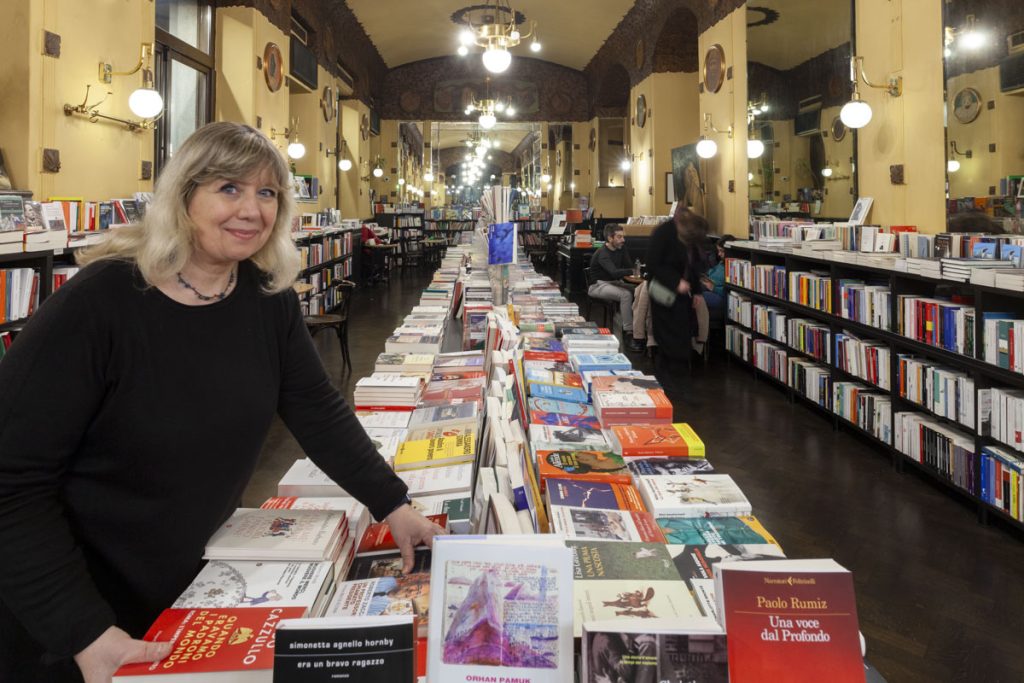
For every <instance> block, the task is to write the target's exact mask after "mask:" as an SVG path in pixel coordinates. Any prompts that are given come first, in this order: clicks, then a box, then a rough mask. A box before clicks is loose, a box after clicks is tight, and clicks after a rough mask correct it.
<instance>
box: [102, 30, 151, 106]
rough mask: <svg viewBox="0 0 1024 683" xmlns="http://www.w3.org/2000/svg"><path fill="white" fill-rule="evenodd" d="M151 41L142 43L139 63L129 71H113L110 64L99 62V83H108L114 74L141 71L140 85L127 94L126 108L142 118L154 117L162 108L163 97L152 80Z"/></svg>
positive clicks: (122, 74)
mask: <svg viewBox="0 0 1024 683" xmlns="http://www.w3.org/2000/svg"><path fill="white" fill-rule="evenodd" d="M152 60H153V43H142V47H141V51H140V54H139V63H138V64H136V65H135V67H134V68H133V69H131V70H130V71H114V67H113V65H112V64H109V63H108V62H100V76H99V77H100V83H106V84H107V85H109V84H110V83H111V81H113V77H114V76H131V75H132V74H136V73H138V72H139V71H140V70H141V71H142V87H141V88H138V89H136V90H135V91H134V92H133V93H132V94H131V95H129V96H128V108H129V109H131V110H132V113H133V114H135V115H136V116H138V117H141V118H143V119H155V118H156V117H157V116H159V115H160V113H161V112H163V110H164V99H163V98H162V97H160V93H158V92H157V91H156V87H155V85H154V81H153V69H152Z"/></svg>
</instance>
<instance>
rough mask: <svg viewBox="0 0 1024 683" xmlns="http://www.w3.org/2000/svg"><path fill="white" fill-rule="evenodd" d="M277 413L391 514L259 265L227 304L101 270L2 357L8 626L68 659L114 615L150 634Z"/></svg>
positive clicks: (283, 299) (229, 506)
mask: <svg viewBox="0 0 1024 683" xmlns="http://www.w3.org/2000/svg"><path fill="white" fill-rule="evenodd" d="M275 411H278V412H279V413H280V414H281V416H282V418H283V419H284V420H285V422H286V424H287V425H288V426H289V428H290V429H291V430H292V432H293V433H294V434H295V436H296V438H297V439H298V441H299V443H300V444H301V445H302V446H303V447H304V448H305V449H306V450H307V453H308V454H309V455H310V457H312V458H314V460H315V461H316V462H317V464H318V465H320V466H321V467H322V468H323V469H324V470H325V471H326V472H327V473H328V474H329V475H330V476H332V477H334V478H335V479H336V480H337V481H338V483H339V484H341V485H342V486H343V487H345V488H346V490H348V491H350V492H351V493H352V495H354V496H355V497H356V498H357V499H359V500H360V501H361V502H363V503H364V504H366V505H367V507H368V508H369V509H370V511H371V513H372V514H373V515H374V516H375V517H378V518H380V517H381V516H382V515H385V514H387V513H388V512H390V511H391V509H393V508H394V507H395V506H396V505H397V504H398V503H399V501H400V500H401V499H402V497H403V496H404V495H405V492H406V488H405V485H404V484H403V483H402V482H401V480H400V479H398V477H397V476H396V475H395V474H394V473H393V472H391V471H390V469H389V468H388V467H387V465H386V463H385V462H384V461H383V459H382V458H381V457H380V455H379V454H378V453H377V452H376V450H375V449H374V448H373V446H372V444H371V442H370V441H369V439H368V438H367V437H366V433H365V431H364V430H363V429H362V427H361V426H360V425H359V424H358V421H357V420H356V419H355V417H354V415H353V414H352V411H351V410H350V409H349V408H348V406H347V405H346V404H345V402H344V400H343V399H342V398H341V397H340V396H339V395H338V392H337V391H336V390H334V389H333V387H331V386H330V383H329V382H328V380H327V377H326V374H325V372H324V370H323V367H322V365H321V363H320V360H319V357H318V356H317V354H316V350H315V348H314V347H313V345H312V342H311V340H310V339H309V336H308V333H307V332H306V331H305V329H304V327H303V324H302V318H301V315H300V312H299V307H298V301H297V299H296V297H295V294H294V292H291V291H286V292H283V293H280V294H277V295H273V296H266V295H263V294H262V293H260V292H259V273H258V271H257V270H256V269H255V267H253V266H252V265H251V264H248V263H243V264H241V267H240V270H239V277H238V285H237V287H236V289H235V291H234V292H232V294H231V295H229V296H228V297H227V298H226V299H224V300H223V301H220V302H217V303H214V304H211V305H208V306H184V305H182V304H179V303H177V302H174V301H172V300H171V299H169V298H168V297H166V296H164V295H163V294H162V293H161V292H160V291H159V290H156V289H153V288H146V287H144V283H142V281H141V278H140V277H139V276H138V274H137V273H136V272H135V271H134V268H133V266H132V265H130V264H126V263H116V262H102V263H97V264H93V265H90V266H88V267H87V268H84V269H83V270H82V271H81V272H80V273H79V274H78V275H76V276H75V277H74V278H72V279H71V280H70V281H69V282H68V284H66V285H65V286H64V287H62V288H61V289H60V290H59V291H57V292H56V293H55V294H54V295H53V296H52V297H50V298H49V299H48V300H47V301H46V302H45V303H44V305H43V306H42V307H41V308H40V310H39V311H38V312H37V313H36V314H35V315H34V316H33V318H32V320H31V321H30V322H29V324H28V325H27V326H26V328H25V330H24V331H23V332H22V333H21V334H19V335H18V337H17V339H16V340H15V342H14V344H13V346H12V347H11V349H10V351H9V353H8V355H7V356H6V357H5V358H4V360H3V362H2V363H0V547H2V548H3V549H4V553H5V555H6V556H7V557H8V558H11V561H9V562H6V563H5V568H4V571H2V572H0V603H2V604H0V608H2V609H0V621H3V620H5V619H14V620H16V621H17V622H18V623H20V624H21V625H22V626H23V627H24V628H25V629H26V630H27V631H28V633H29V634H30V635H31V636H32V637H33V638H34V639H35V640H36V641H38V642H39V643H40V644H42V645H43V646H44V647H45V648H46V649H47V650H48V651H49V652H50V653H52V654H53V655H55V656H69V655H71V654H74V653H76V652H78V651H80V650H81V649H83V648H84V647H85V646H86V645H88V644H89V643H90V642H92V640H94V639H95V638H96V637H97V636H99V635H100V633H102V632H103V631H104V630H105V629H106V628H107V627H109V626H110V625H112V624H115V623H116V624H117V625H118V626H120V627H122V628H124V629H125V630H127V631H128V632H129V633H131V634H132V635H133V636H135V637H139V636H140V635H141V634H142V633H143V632H144V631H145V629H146V628H147V627H148V626H149V623H150V622H151V621H152V619H153V618H154V617H155V616H156V614H157V613H159V611H160V610H161V609H163V608H165V607H167V606H168V605H170V604H171V602H172V601H173V600H174V599H175V598H176V597H177V595H178V593H180V591H181V590H182V589H183V588H184V587H185V586H186V585H187V584H188V582H189V581H191V580H192V578H193V577H194V575H195V572H196V571H197V570H198V567H199V562H200V558H201V556H202V554H203V551H204V547H205V544H206V541H207V540H208V539H209V537H210V535H211V534H212V533H213V531H215V530H216V528H217V527H218V526H219V525H220V523H221V522H222V521H223V520H224V519H225V518H226V517H227V515H229V514H230V512H231V511H232V510H233V509H234V507H235V506H236V505H237V503H238V500H239V499H240V498H241V494H242V491H243V490H244V487H245V484H246V482H247V481H248V479H249V477H250V475H251V473H252V471H253V469H254V468H255V465H256V461H257V459H258V456H259V452H260V448H261V446H262V443H263V441H264V438H265V436H266V433H267V430H268V429H269V426H270V422H271V420H272V419H273V416H274V413H275ZM9 627H11V625H10V624H5V623H0V633H2V632H5V630H4V629H5V628H9ZM2 668H3V667H2V666H0V669H2Z"/></svg>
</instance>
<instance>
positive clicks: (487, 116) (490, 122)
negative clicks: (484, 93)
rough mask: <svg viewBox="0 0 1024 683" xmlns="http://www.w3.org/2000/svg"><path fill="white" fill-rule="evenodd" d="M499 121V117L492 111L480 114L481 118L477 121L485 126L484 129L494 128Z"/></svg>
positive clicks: (482, 126)
mask: <svg viewBox="0 0 1024 683" xmlns="http://www.w3.org/2000/svg"><path fill="white" fill-rule="evenodd" d="M497 122H498V118H497V117H496V116H495V115H494V114H491V113H483V114H480V118H478V119H477V123H479V124H480V127H481V128H483V129H484V130H490V129H491V128H494V124H496V123H497Z"/></svg>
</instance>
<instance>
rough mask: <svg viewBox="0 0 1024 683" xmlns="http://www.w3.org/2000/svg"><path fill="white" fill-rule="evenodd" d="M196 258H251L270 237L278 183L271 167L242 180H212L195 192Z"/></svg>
mask: <svg viewBox="0 0 1024 683" xmlns="http://www.w3.org/2000/svg"><path fill="white" fill-rule="evenodd" d="M188 215H189V217H190V218H191V219H192V222H193V223H195V226H196V234H195V244H194V249H193V253H192V258H193V260H196V261H199V262H201V263H204V264H208V265H225V264H233V263H238V262H239V261H244V260H245V259H247V258H250V257H251V256H252V255H253V254H255V253H256V252H258V251H259V250H260V249H262V248H263V245H264V244H266V243H267V240H269V239H270V234H271V231H272V230H273V227H274V221H275V220H276V219H277V183H276V182H274V176H273V175H272V173H271V172H270V170H269V169H266V168H265V169H262V170H261V171H258V172H256V173H254V174H252V175H251V176H249V177H248V178H245V179H243V180H211V181H209V182H206V183H203V184H202V185H199V186H198V187H197V188H196V189H195V192H193V194H192V199H191V201H190V202H189V205H188Z"/></svg>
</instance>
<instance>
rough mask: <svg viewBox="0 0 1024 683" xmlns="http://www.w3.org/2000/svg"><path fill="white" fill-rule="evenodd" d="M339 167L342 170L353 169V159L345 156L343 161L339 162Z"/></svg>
mask: <svg viewBox="0 0 1024 683" xmlns="http://www.w3.org/2000/svg"><path fill="white" fill-rule="evenodd" d="M338 168H339V169H341V170H342V171H351V170H352V160H351V159H349V158H348V157H343V158H342V159H341V161H339V162H338Z"/></svg>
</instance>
